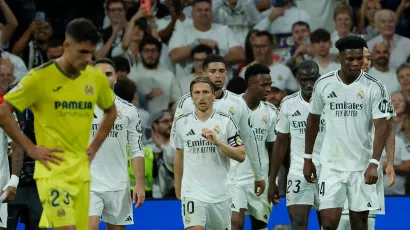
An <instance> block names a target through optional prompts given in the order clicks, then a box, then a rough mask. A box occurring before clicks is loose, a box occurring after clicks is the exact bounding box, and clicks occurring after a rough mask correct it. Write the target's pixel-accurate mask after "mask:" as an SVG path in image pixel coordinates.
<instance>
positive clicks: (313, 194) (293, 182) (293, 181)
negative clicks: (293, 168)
mask: <svg viewBox="0 0 410 230" xmlns="http://www.w3.org/2000/svg"><path fill="white" fill-rule="evenodd" d="M318 195H319V190H318V184H317V183H315V184H312V183H309V182H307V181H306V179H305V178H304V177H303V178H302V177H298V176H292V175H290V176H288V178H287V184H286V206H287V207H289V206H291V205H311V206H313V207H314V208H315V209H318V208H319V197H318Z"/></svg>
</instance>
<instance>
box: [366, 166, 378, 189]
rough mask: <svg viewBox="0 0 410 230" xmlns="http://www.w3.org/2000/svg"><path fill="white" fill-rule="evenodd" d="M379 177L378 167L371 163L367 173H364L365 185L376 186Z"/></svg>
mask: <svg viewBox="0 0 410 230" xmlns="http://www.w3.org/2000/svg"><path fill="white" fill-rule="evenodd" d="M378 178H379V176H378V175H377V165H376V164H373V163H370V164H369V166H367V169H366V172H365V173H364V183H366V184H376V182H377V179H378Z"/></svg>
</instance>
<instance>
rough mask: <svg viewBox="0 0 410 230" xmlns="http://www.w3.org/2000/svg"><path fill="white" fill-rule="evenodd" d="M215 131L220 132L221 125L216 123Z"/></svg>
mask: <svg viewBox="0 0 410 230" xmlns="http://www.w3.org/2000/svg"><path fill="white" fill-rule="evenodd" d="M214 131H215V132H216V133H217V134H219V132H221V128H220V127H219V125H216V126H215V128H214Z"/></svg>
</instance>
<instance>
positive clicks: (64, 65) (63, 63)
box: [56, 55, 80, 78]
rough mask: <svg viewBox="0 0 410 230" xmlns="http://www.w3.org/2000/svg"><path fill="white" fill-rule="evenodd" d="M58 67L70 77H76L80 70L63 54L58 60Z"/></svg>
mask: <svg viewBox="0 0 410 230" xmlns="http://www.w3.org/2000/svg"><path fill="white" fill-rule="evenodd" d="M56 62H57V65H58V67H59V68H60V69H61V70H62V71H63V72H64V74H65V75H67V76H68V77H70V78H76V77H77V76H78V74H79V73H80V71H78V70H77V69H76V68H74V67H73V66H72V65H71V63H69V62H68V61H67V60H66V57H65V56H64V55H63V56H62V57H61V58H58V59H57V60H56Z"/></svg>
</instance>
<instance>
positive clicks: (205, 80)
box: [189, 76, 216, 94]
mask: <svg viewBox="0 0 410 230" xmlns="http://www.w3.org/2000/svg"><path fill="white" fill-rule="evenodd" d="M198 83H207V84H209V86H210V87H211V90H212V93H214V94H215V91H216V86H215V85H214V83H213V82H212V81H211V79H209V77H206V76H199V77H196V78H194V79H193V80H192V81H191V84H189V92H190V93H191V94H192V88H193V87H194V85H195V84H198Z"/></svg>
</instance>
